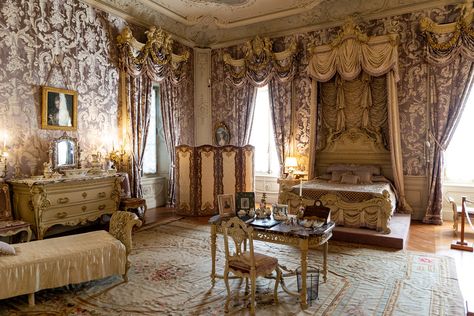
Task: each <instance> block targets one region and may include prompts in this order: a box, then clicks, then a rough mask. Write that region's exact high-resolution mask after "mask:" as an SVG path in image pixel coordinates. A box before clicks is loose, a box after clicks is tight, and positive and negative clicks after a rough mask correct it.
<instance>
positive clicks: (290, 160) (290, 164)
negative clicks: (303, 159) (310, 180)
mask: <svg viewBox="0 0 474 316" xmlns="http://www.w3.org/2000/svg"><path fill="white" fill-rule="evenodd" d="M285 167H286V168H287V170H288V179H293V173H294V172H295V170H296V168H297V167H298V161H297V160H296V157H286V159H285Z"/></svg>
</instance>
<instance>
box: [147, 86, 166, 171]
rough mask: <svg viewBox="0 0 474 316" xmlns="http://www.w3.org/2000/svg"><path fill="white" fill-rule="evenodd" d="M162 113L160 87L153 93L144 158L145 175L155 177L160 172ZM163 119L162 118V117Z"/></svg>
mask: <svg viewBox="0 0 474 316" xmlns="http://www.w3.org/2000/svg"><path fill="white" fill-rule="evenodd" d="M159 112H160V95H159V87H158V86H154V87H153V89H152V91H151V109H150V125H149V127H148V135H147V138H146V145H145V153H144V156H143V173H144V174H148V175H155V174H157V172H158V146H157V141H158V126H157V124H158V122H160V125H163V122H162V121H161V120H160V121H158V117H159V116H158V113H159ZM160 118H161V117H160Z"/></svg>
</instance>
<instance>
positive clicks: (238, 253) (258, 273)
mask: <svg viewBox="0 0 474 316" xmlns="http://www.w3.org/2000/svg"><path fill="white" fill-rule="evenodd" d="M222 229H223V233H224V247H225V257H226V263H225V270H224V281H225V286H226V289H227V300H226V304H225V311H226V312H228V311H229V303H230V300H231V298H232V297H231V292H230V286H229V273H232V274H234V275H235V276H237V277H240V278H245V281H246V282H245V283H246V290H247V289H248V283H249V279H250V286H251V291H250V295H247V297H248V296H250V314H251V315H254V314H255V292H256V279H257V277H268V276H269V275H271V274H273V271H275V272H276V280H275V288H274V291H273V297H274V301H275V303H278V296H277V293H278V284H279V282H280V279H281V271H280V268H279V267H278V259H277V258H274V257H271V256H267V255H265V254H261V253H257V252H254V246H253V238H252V232H253V228H252V227H250V226H247V224H245V222H244V221H242V220H241V219H239V218H238V217H233V218H232V219H230V220H229V221H227V222H223V223H222ZM229 239H232V240H233V242H234V245H235V247H234V250H235V252H233V253H231V248H230V246H229ZM247 244H248V251H247Z"/></svg>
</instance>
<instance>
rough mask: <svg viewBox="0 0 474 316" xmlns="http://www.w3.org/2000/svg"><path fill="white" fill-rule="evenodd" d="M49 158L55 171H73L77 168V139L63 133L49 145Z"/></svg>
mask: <svg viewBox="0 0 474 316" xmlns="http://www.w3.org/2000/svg"><path fill="white" fill-rule="evenodd" d="M50 155H51V156H50V158H51V163H52V167H53V168H54V169H55V170H63V169H74V168H78V166H79V146H78V143H77V138H74V137H70V136H68V135H67V134H66V133H64V134H63V135H62V136H61V137H59V138H56V139H54V140H53V141H52V142H51V145H50Z"/></svg>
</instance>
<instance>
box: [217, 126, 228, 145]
mask: <svg viewBox="0 0 474 316" xmlns="http://www.w3.org/2000/svg"><path fill="white" fill-rule="evenodd" d="M214 141H215V143H216V145H217V146H225V145H229V144H230V132H229V129H228V128H227V125H225V123H224V122H220V123H219V124H218V125H217V126H216V128H215V130H214Z"/></svg>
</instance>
